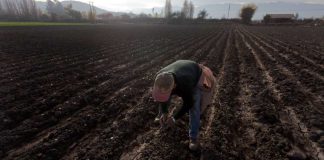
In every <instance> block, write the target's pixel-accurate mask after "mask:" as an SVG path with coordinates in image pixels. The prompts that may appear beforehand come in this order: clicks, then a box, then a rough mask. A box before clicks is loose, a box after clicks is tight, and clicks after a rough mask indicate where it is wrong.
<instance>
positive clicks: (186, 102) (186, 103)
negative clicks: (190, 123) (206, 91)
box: [174, 94, 194, 119]
mask: <svg viewBox="0 0 324 160" xmlns="http://www.w3.org/2000/svg"><path fill="white" fill-rule="evenodd" d="M182 98H183V105H182V107H181V108H180V110H179V111H178V112H177V113H175V114H174V119H179V118H181V117H182V116H183V115H184V114H185V113H187V112H188V111H189V110H190V108H191V107H192V106H193V103H194V99H193V97H192V95H190V94H189V95H186V96H184V97H182Z"/></svg>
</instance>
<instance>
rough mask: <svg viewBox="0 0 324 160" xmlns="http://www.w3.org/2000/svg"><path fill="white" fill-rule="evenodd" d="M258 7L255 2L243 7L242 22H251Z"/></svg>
mask: <svg viewBox="0 0 324 160" xmlns="http://www.w3.org/2000/svg"><path fill="white" fill-rule="evenodd" d="M257 8H258V7H257V6H256V5H255V4H253V3H251V4H247V5H244V6H243V7H242V8H241V13H240V17H241V19H242V22H243V23H245V24H250V23H251V20H252V17H253V15H254V13H255V11H256V10H257Z"/></svg>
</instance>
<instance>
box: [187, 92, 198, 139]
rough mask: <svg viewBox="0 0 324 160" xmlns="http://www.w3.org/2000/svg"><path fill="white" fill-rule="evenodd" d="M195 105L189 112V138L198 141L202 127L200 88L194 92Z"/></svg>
mask: <svg viewBox="0 0 324 160" xmlns="http://www.w3.org/2000/svg"><path fill="white" fill-rule="evenodd" d="M193 97H194V105H193V106H192V108H191V109H190V111H189V116H190V117H189V125H190V129H189V137H190V139H192V140H196V139H197V138H198V134H199V127H200V103H201V91H200V89H199V88H198V87H196V88H195V91H194V95H193Z"/></svg>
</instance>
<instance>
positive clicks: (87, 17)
mask: <svg viewBox="0 0 324 160" xmlns="http://www.w3.org/2000/svg"><path fill="white" fill-rule="evenodd" d="M256 9H257V6H256V5H254V4H247V5H244V6H243V7H242V9H241V12H240V17H241V20H242V22H244V23H246V24H249V23H250V22H251V19H252V17H253V15H254V13H255V11H256ZM163 12H164V13H163ZM162 13H163V15H164V17H163V18H164V19H166V20H172V19H173V20H179V19H180V20H190V19H194V18H195V17H194V13H195V6H194V4H193V2H192V1H188V0H184V2H183V5H182V8H181V10H180V11H173V9H172V2H171V0H166V1H165V6H164V8H163V10H162ZM105 16H106V17H113V16H112V14H111V13H110V14H107V15H101V16H100V15H99V16H97V14H96V10H95V7H94V5H93V4H91V3H90V4H89V11H88V12H83V13H81V12H80V11H77V10H74V9H73V6H72V4H70V5H67V6H65V7H64V6H63V5H62V3H61V2H60V1H58V0H47V3H46V12H45V13H44V12H43V11H41V10H40V9H38V8H37V6H36V2H35V0H0V20H13V21H90V22H96V19H97V18H98V17H99V18H100V17H105ZM207 16H208V13H207V11H206V10H205V9H203V10H200V11H199V12H198V14H197V17H196V19H200V20H203V19H206V18H207ZM138 17H139V18H143V17H144V18H154V16H151V15H146V14H140V15H139V16H138ZM121 18H122V19H129V18H130V17H129V16H127V15H124V16H121Z"/></svg>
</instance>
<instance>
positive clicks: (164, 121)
mask: <svg viewBox="0 0 324 160" xmlns="http://www.w3.org/2000/svg"><path fill="white" fill-rule="evenodd" d="M167 118H168V116H167V114H162V116H161V117H160V126H161V128H162V127H164V125H165V123H166V121H167Z"/></svg>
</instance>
